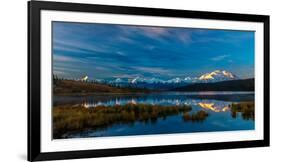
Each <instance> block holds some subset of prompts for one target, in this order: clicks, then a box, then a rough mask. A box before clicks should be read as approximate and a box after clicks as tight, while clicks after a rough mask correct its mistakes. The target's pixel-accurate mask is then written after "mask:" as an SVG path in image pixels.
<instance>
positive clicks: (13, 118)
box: [0, 0, 281, 162]
mask: <svg viewBox="0 0 281 162" xmlns="http://www.w3.org/2000/svg"><path fill="white" fill-rule="evenodd" d="M60 1H62V0H60ZM68 1H69V2H85V3H96V4H110V5H126V6H139V7H157V8H173V9H186V10H202V11H218V12H233V13H249V14H267V15H270V16H271V28H270V30H271V35H270V36H271V39H270V41H271V45H270V48H271V81H270V83H271V147H269V148H249V149H231V150H220V151H201V152H187V153H170V154H156V155H139V156H126V157H109V158H98V159H83V160H81V159H79V160H72V161H85V162H88V161H92V160H95V161H96V162H109V161H122V162H132V161H134V162H143V161H151V160H152V161H164V162H168V161H196V162H203V161H217V162H221V161H224V162H225V161H227V162H237V161H255V162H256V161H280V160H281V157H280V153H281V151H280V150H281V140H280V138H281V126H280V123H281V117H280V115H281V107H280V104H279V102H278V101H279V100H280V99H279V96H280V94H279V91H281V86H280V83H281V72H280V70H281V63H280V62H281V50H280V46H281V43H280V36H281V32H280V31H281V21H280V19H281V16H280V15H281V9H280V4H279V1H278V0H263V1H261V0H228V1H227V0H80V1H79V0H68ZM0 12H1V14H0V18H1V19H0V20H1V21H0V23H1V24H0V41H1V42H0V51H1V52H0V76H1V77H0V102H1V104H0V110H1V111H0V128H1V133H0V161H1V162H2V161H3V162H4V161H11V162H18V161H25V160H26V154H27V153H26V152H27V150H26V148H27V146H26V145H27V142H26V139H27V135H26V134H27V133H26V132H27V1H26V0H5V1H1V5H0Z"/></svg>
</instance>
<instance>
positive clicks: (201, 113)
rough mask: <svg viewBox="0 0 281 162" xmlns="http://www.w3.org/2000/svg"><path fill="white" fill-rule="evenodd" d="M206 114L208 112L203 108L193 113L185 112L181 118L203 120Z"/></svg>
mask: <svg viewBox="0 0 281 162" xmlns="http://www.w3.org/2000/svg"><path fill="white" fill-rule="evenodd" d="M208 116H209V114H208V113H207V112H206V111H204V110H199V111H198V112H196V113H193V114H190V113H188V112H185V113H184V114H183V120H184V121H192V122H203V121H204V120H205V119H206V118H207V117H208Z"/></svg>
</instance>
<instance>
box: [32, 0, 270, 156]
mask: <svg viewBox="0 0 281 162" xmlns="http://www.w3.org/2000/svg"><path fill="white" fill-rule="evenodd" d="M41 10H59V11H77V12H96V13H113V14H129V15H148V16H161V17H179V18H198V19H211V20H233V21H245V22H260V23H263V27H264V31H263V33H264V56H263V57H264V105H263V108H264V110H263V111H264V114H263V118H264V123H263V124H264V129H263V130H264V132H263V135H264V139H263V140H252V141H238V142H231V141H229V142H219V143H203V144H180V145H165V146H151V147H134V148H117V149H101V150H86V151H65V152H41V150H40V146H41V142H40V140H41V138H40V123H41V122H40V95H41V94H40V92H41V88H40V86H41V79H40V75H41V72H40V64H41V63H40V57H41V54H40V38H41V37H40V15H41ZM269 139H270V126H269V16H266V15H250V14H233V13H218V12H203V11H186V10H172V9H156V8H140V7H124V6H107V5H94V4H78V3H62V2H46V1H45V2H40V1H30V2H28V160H29V161H41V160H59V159H74V158H92V157H107V156H124V155H139V154H156V153H170V152H186V151H200V150H218V149H232V148H246V147H262V146H269Z"/></svg>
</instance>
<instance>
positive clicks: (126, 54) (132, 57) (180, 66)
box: [52, 22, 254, 79]
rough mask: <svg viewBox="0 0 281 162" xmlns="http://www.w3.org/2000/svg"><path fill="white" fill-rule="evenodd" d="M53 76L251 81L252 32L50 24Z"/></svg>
mask: <svg viewBox="0 0 281 162" xmlns="http://www.w3.org/2000/svg"><path fill="white" fill-rule="evenodd" d="M52 41H53V49H52V50H53V72H54V74H56V75H58V76H59V77H64V78H69V79H77V78H81V77H82V76H84V75H88V76H89V78H90V79H113V78H135V77H137V76H139V77H144V78H152V77H155V78H160V79H171V78H175V77H187V76H189V77H198V76H200V75H202V74H204V73H207V72H211V71H213V70H217V69H219V70H227V71H230V72H232V73H234V74H235V75H237V76H238V77H240V78H252V77H254V32H250V31H230V30H208V29H192V28H168V27H149V26H126V25H112V24H90V23H66V22H53V40H52Z"/></svg>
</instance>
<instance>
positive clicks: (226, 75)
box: [199, 70, 238, 81]
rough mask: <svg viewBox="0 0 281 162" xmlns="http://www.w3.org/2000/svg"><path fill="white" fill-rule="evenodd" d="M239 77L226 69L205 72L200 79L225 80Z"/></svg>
mask: <svg viewBox="0 0 281 162" xmlns="http://www.w3.org/2000/svg"><path fill="white" fill-rule="evenodd" d="M234 79H238V78H237V76H235V75H234V74H232V73H231V72H228V71H226V70H215V71H213V72H210V73H206V74H203V75H201V76H200V77H199V80H200V81H224V80H234Z"/></svg>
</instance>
